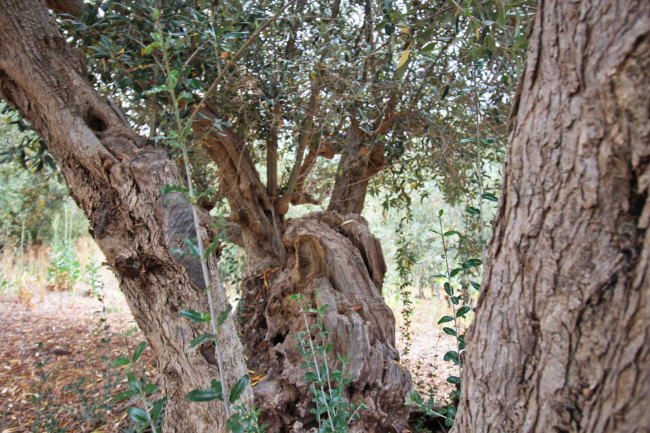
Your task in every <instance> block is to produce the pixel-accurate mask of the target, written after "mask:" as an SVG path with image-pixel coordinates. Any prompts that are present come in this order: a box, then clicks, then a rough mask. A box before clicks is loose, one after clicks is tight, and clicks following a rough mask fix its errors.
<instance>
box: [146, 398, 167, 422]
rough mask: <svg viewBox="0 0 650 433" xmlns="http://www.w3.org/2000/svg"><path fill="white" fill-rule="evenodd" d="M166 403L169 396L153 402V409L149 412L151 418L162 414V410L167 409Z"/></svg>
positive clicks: (156, 417)
mask: <svg viewBox="0 0 650 433" xmlns="http://www.w3.org/2000/svg"><path fill="white" fill-rule="evenodd" d="M165 403H167V397H163V398H161V399H159V400H156V402H155V403H154V404H153V407H152V408H151V411H150V412H149V415H150V416H151V419H154V420H155V419H158V418H159V417H160V415H162V412H163V410H164V409H165Z"/></svg>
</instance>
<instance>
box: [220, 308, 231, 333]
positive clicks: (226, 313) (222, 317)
mask: <svg viewBox="0 0 650 433" xmlns="http://www.w3.org/2000/svg"><path fill="white" fill-rule="evenodd" d="M231 311H232V305H230V304H228V305H227V306H226V309H225V310H223V311H222V312H221V313H219V318H218V319H217V329H219V328H221V326H222V325H223V324H224V323H225V322H226V319H228V316H229V315H230V312H231Z"/></svg>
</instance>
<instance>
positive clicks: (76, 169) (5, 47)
mask: <svg viewBox="0 0 650 433" xmlns="http://www.w3.org/2000/svg"><path fill="white" fill-rule="evenodd" d="M0 40H1V41H2V42H1V43H0V96H2V98H3V99H6V100H7V101H9V102H10V103H11V104H13V105H14V106H15V107H16V108H17V109H18V110H19V111H20V112H21V114H22V115H23V116H24V117H25V118H26V119H27V120H29V121H30V122H31V123H32V125H33V126H34V128H35V129H36V130H37V131H38V132H39V133H40V134H41V135H42V137H43V138H44V140H45V141H46V143H47V145H48V149H49V150H50V152H51V153H52V155H53V157H54V159H55V160H56V161H57V163H58V164H59V166H60V168H61V171H62V173H63V175H64V177H65V179H66V181H67V183H68V186H69V188H70V191H71V193H72V195H73V197H74V199H75V200H76V202H77V203H78V204H79V206H80V207H81V208H82V209H83V210H84V211H85V213H86V215H87V216H88V218H89V219H90V222H91V227H92V230H91V233H92V234H93V237H94V239H95V240H96V242H97V243H98V245H99V246H100V248H101V249H102V251H103V252H104V254H105V256H106V260H107V261H108V263H109V264H110V265H111V266H112V267H113V269H114V271H115V273H116V275H117V276H118V278H119V280H120V287H121V289H122V291H123V292H124V294H125V296H126V299H127V301H128V303H129V306H130V308H131V311H132V313H133V315H134V317H135V319H136V321H137V323H138V325H139V326H140V328H141V329H142V330H143V332H144V334H145V336H146V338H147V340H148V341H149V343H150V344H151V346H152V347H153V349H154V352H155V353H156V356H157V358H158V360H159V362H160V371H161V374H162V383H163V387H164V389H165V392H166V395H167V397H168V403H167V407H166V412H165V413H166V418H165V431H166V432H183V433H189V432H215V431H225V427H224V424H225V419H224V414H223V407H222V405H221V403H217V402H214V403H212V402H211V403H200V404H199V403H189V402H187V401H185V398H184V397H185V395H186V393H187V392H189V391H190V390H192V389H195V388H206V387H208V386H209V383H210V380H211V379H213V378H216V377H218V374H217V370H216V367H215V365H214V358H213V356H212V353H211V351H210V350H209V348H207V347H198V348H195V349H190V348H189V342H190V341H191V340H192V339H193V338H195V337H197V336H198V335H200V334H202V333H204V332H208V329H203V328H200V327H198V326H195V325H192V324H191V323H189V322H188V321H187V320H185V319H182V318H181V316H180V310H181V309H194V310H199V311H204V312H207V311H208V307H207V305H206V298H205V294H204V293H203V291H202V290H201V289H202V285H203V284H202V277H201V274H200V266H199V263H197V262H196V261H194V260H192V259H189V258H187V257H181V258H178V259H175V258H174V257H172V256H171V255H170V252H169V251H170V250H171V249H174V248H180V247H182V242H183V239H184V238H186V237H190V238H192V237H196V233H195V231H194V229H193V225H192V213H191V209H190V207H189V204H188V203H187V202H186V201H184V200H182V198H180V197H178V196H172V195H161V194H160V190H161V189H162V188H163V187H164V186H165V185H168V184H169V185H181V184H182V181H181V178H180V176H179V172H178V170H177V168H176V166H175V165H174V163H173V161H171V160H170V159H169V158H168V156H167V154H166V153H165V152H164V151H163V150H158V149H152V148H142V147H141V139H140V137H138V136H137V135H136V134H134V133H133V132H132V131H131V130H130V129H129V127H128V125H127V124H125V122H124V121H123V120H122V119H123V116H120V115H118V112H117V111H116V110H114V109H113V108H112V107H111V105H109V104H108V103H106V102H105V101H103V100H102V99H101V98H100V97H99V95H98V94H97V93H96V92H95V91H94V90H93V89H92V87H91V85H90V83H89V82H88V80H87V78H86V69H85V66H84V63H83V55H82V54H81V53H79V52H77V51H76V50H74V49H72V48H70V47H69V46H67V45H66V43H65V40H64V39H63V38H62V36H61V34H60V32H59V31H58V29H57V27H56V24H55V23H54V22H53V20H52V18H51V17H50V16H49V13H48V11H47V9H46V8H45V5H44V3H43V2H42V1H37V0H13V1H8V0H7V1H4V2H2V5H1V6H0ZM215 295H216V296H215V297H216V298H217V303H218V304H219V305H218V308H221V309H223V308H224V307H225V304H226V302H227V299H226V297H225V293H215ZM219 340H220V344H221V347H222V348H223V350H224V352H225V359H224V362H225V366H226V370H227V373H228V374H227V377H226V378H225V379H226V380H227V382H229V383H230V384H231V385H232V384H233V383H234V381H236V380H237V379H239V378H240V377H241V376H243V375H244V374H245V373H246V368H245V364H244V360H243V356H242V354H241V345H240V343H239V340H238V338H237V335H236V332H235V328H234V324H233V322H232V321H231V320H228V321H227V322H226V324H225V325H224V328H222V330H221V333H220V334H219ZM250 397H251V393H250V391H248V393H247V394H246V398H247V399H249V398H250Z"/></svg>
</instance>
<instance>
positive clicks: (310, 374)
mask: <svg viewBox="0 0 650 433" xmlns="http://www.w3.org/2000/svg"><path fill="white" fill-rule="evenodd" d="M302 378H303V379H305V380H306V381H308V382H313V383H315V382H318V376H317V375H316V373H314V372H313V371H308V372H307V373H305V375H304V376H303V377H302Z"/></svg>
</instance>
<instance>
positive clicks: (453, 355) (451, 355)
mask: <svg viewBox="0 0 650 433" xmlns="http://www.w3.org/2000/svg"><path fill="white" fill-rule="evenodd" d="M442 359H443V361H452V362H453V363H454V364H456V365H458V352H456V351H455V350H450V351H449V352H447V353H445V356H444V357H443V358H442Z"/></svg>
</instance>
